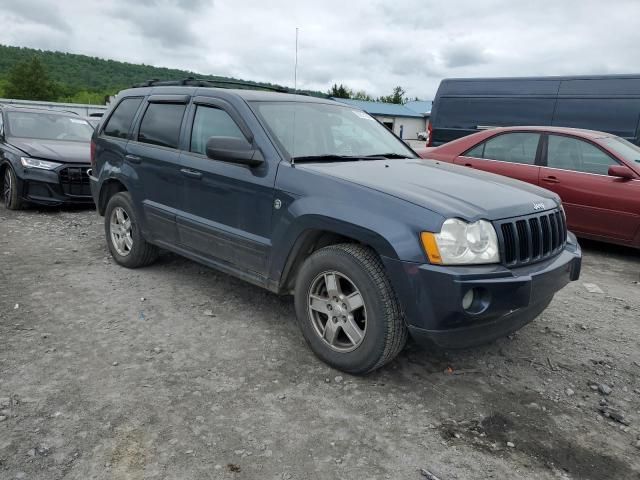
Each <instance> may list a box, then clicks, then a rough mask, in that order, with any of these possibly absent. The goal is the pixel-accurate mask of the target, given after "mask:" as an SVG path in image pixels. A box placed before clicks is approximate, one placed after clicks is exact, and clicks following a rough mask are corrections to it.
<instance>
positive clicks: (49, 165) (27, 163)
mask: <svg viewBox="0 0 640 480" xmlns="http://www.w3.org/2000/svg"><path fill="white" fill-rule="evenodd" d="M20 163H22V166H23V167H27V168H42V169H43V170H53V169H54V168H56V167H59V166H60V165H62V164H61V163H58V162H50V161H49V160H40V159H39V158H31V157H20Z"/></svg>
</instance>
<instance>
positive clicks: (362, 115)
mask: <svg viewBox="0 0 640 480" xmlns="http://www.w3.org/2000/svg"><path fill="white" fill-rule="evenodd" d="M351 111H352V112H353V113H355V114H356V115H357V116H359V117H360V118H364V119H366V120H373V118H372V117H370V116H369V115H367V114H366V113H364V112H361V111H360V110H351Z"/></svg>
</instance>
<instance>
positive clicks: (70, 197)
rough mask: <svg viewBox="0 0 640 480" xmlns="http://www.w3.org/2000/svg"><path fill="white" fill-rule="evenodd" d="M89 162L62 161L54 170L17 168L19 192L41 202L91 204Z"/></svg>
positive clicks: (28, 199)
mask: <svg viewBox="0 0 640 480" xmlns="http://www.w3.org/2000/svg"><path fill="white" fill-rule="evenodd" d="M88 168H89V165H88V164H87V165H79V164H72V163H71V164H63V165H61V166H60V167H57V168H56V169H55V170H43V169H40V168H25V167H20V168H18V169H16V174H17V176H18V179H19V183H20V196H21V197H22V198H23V199H24V200H26V201H27V202H30V203H36V204H39V205H63V204H92V203H93V198H92V197H91V190H90V187H89V177H88V175H87V173H86V172H87V169H88Z"/></svg>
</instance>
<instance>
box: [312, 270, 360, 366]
mask: <svg viewBox="0 0 640 480" xmlns="http://www.w3.org/2000/svg"><path fill="white" fill-rule="evenodd" d="M308 305H309V308H308V311H309V317H310V320H311V323H312V325H313V329H314V331H315V332H316V334H317V335H318V336H319V337H320V338H321V339H322V341H323V342H325V343H326V344H327V345H328V346H329V347H330V348H331V349H333V350H335V351H337V352H341V353H348V352H351V351H353V350H355V349H356V348H358V346H359V345H360V344H361V343H362V341H363V340H364V337H365V335H366V332H367V311H366V307H365V304H364V299H363V297H362V294H361V293H360V290H358V288H357V287H356V285H355V284H354V283H353V281H352V280H351V279H349V278H348V277H347V276H346V275H344V274H343V273H340V272H337V271H328V272H323V273H321V274H320V275H318V276H317V277H316V278H315V279H314V280H313V282H311V288H310V289H309V293H308Z"/></svg>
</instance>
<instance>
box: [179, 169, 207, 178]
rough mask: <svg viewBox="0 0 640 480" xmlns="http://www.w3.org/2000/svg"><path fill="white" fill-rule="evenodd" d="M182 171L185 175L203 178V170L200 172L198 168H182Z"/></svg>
mask: <svg viewBox="0 0 640 480" xmlns="http://www.w3.org/2000/svg"><path fill="white" fill-rule="evenodd" d="M180 172H182V174H183V175H184V176H185V177H191V178H202V173H201V172H198V171H197V170H191V169H190V168H181V169H180Z"/></svg>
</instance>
